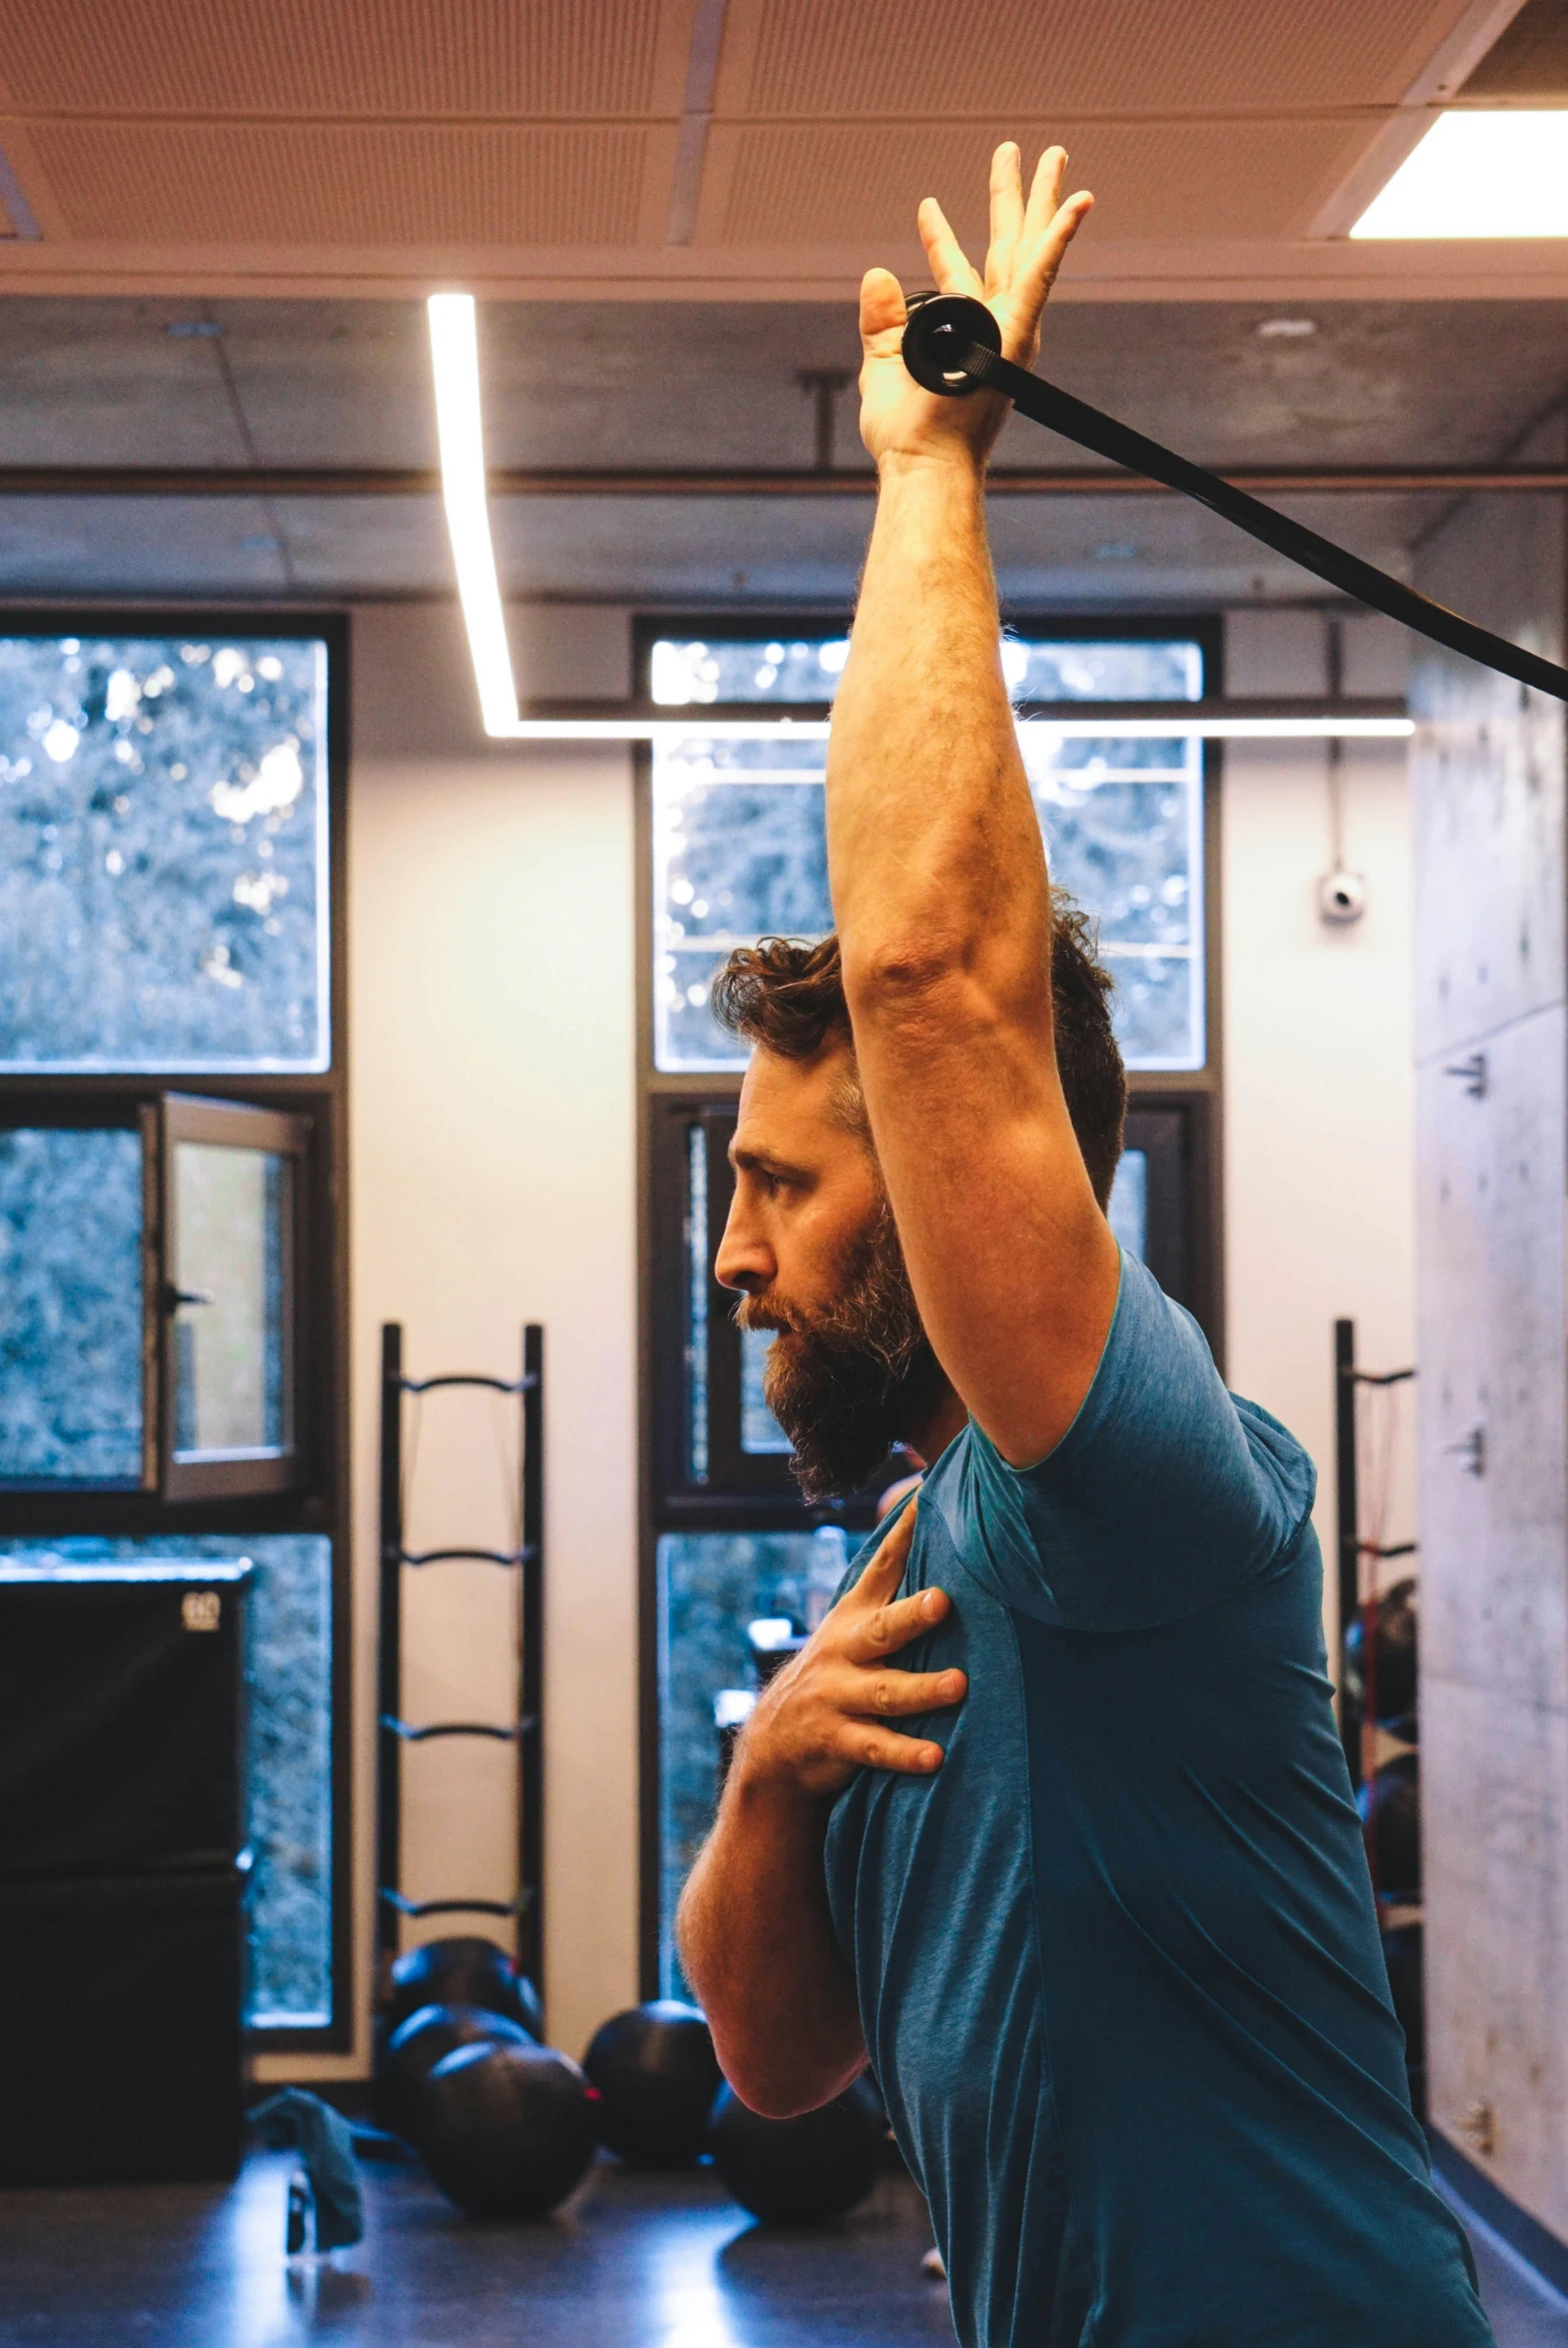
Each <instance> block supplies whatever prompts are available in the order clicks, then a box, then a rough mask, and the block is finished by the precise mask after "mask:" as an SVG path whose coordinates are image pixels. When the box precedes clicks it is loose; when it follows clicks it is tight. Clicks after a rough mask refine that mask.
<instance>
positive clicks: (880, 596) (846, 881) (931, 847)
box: [827, 454, 1049, 999]
mask: <svg viewBox="0 0 1568 2348" xmlns="http://www.w3.org/2000/svg"><path fill="white" fill-rule="evenodd" d="M998 636H999V622H998V614H997V606H996V591H995V585H994V581H993V579H992V575H991V567H990V557H989V552H988V549H987V546H986V538H985V512H984V480H983V472H982V468H981V466H980V463H979V461H978V459H977V458H968V457H966V456H963V455H959V454H952V455H943V456H939V457H928V458H913V459H901V458H893V459H885V460H884V461H883V464H882V468H881V481H880V489H879V494H878V498H877V510H876V521H875V526H874V529H873V531H872V535H871V544H870V551H869V554H868V556H867V559H866V566H865V575H864V580H863V583H862V586H861V591H860V598H859V604H858V607H857V610H856V613H855V621H854V632H853V636H852V639H851V644H850V652H849V659H848V664H847V666H846V668H845V671H844V677H843V683H842V686H841V687H840V689H839V694H838V699H837V702H836V704H835V706H834V710H833V725H832V734H831V738H830V742H829V751H828V768H827V838H828V866H829V873H830V877H831V883H832V892H833V912H834V916H835V919H836V921H837V925H838V932H839V938H840V941H841V945H842V949H843V956H844V967H845V976H846V979H847V980H848V982H849V984H850V987H851V999H852V992H853V989H854V982H855V979H856V977H859V978H860V979H861V980H862V981H863V980H865V979H867V978H874V977H875V976H876V975H877V973H878V972H883V971H885V970H886V969H887V967H888V966H889V965H890V966H891V968H892V970H893V971H894V972H901V971H903V970H904V969H905V968H906V967H908V966H910V965H912V964H913V963H914V962H915V961H916V960H917V963H918V967H919V968H920V969H925V968H931V967H934V968H937V969H940V968H941V967H942V966H943V964H944V963H945V962H947V961H952V962H955V963H957V964H958V965H960V966H962V967H964V968H966V969H968V970H969V971H970V972H971V973H973V974H974V975H979V973H978V969H977V963H984V964H985V965H987V966H988V969H987V976H988V977H989V979H990V980H991V982H992V983H993V984H994V985H997V986H998V987H1000V988H1002V989H1003V990H1004V991H1010V990H1009V989H1008V981H1009V976H1010V972H1011V971H1012V970H1014V969H1015V970H1016V972H1017V974H1018V977H1019V979H1020V980H1022V981H1023V982H1024V983H1026V984H1028V985H1029V986H1030V987H1032V988H1036V989H1037V985H1038V972H1039V970H1040V968H1041V959H1040V958H1041V952H1042V949H1043V948H1044V947H1045V943H1046V940H1047V937H1048V928H1049V913H1048V897H1047V892H1046V886H1045V874H1044V863H1043V858H1042V854H1041V848H1040V836H1039V827H1038V824H1037V822H1036V819H1035V816H1034V810H1033V806H1032V803H1031V800H1030V797H1029V790H1028V785H1027V782H1026V779H1025V777H1024V772H1023V764H1022V760H1021V758H1020V756H1019V753H1018V746H1017V738H1016V735H1015V733H1014V730H1013V720H1012V711H1011V707H1010V705H1009V702H1008V699H1007V693H1006V687H1005V684H1004V681H1003V678H1002V673H1001V660H1000V653H999V646H998Z"/></svg>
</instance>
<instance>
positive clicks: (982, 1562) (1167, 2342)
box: [826, 1256, 1491, 2348]
mask: <svg viewBox="0 0 1568 2348" xmlns="http://www.w3.org/2000/svg"><path fill="white" fill-rule="evenodd" d="M1313 1481H1314V1478H1313V1471H1312V1465H1311V1462H1310V1460H1309V1459H1308V1458H1307V1456H1306V1454H1305V1453H1304V1452H1303V1450H1302V1449H1301V1447H1300V1445H1299V1444H1298V1443H1297V1442H1296V1441H1295V1440H1294V1438H1293V1437H1292V1436H1291V1435H1290V1434H1288V1433H1287V1432H1286V1431H1285V1429H1284V1428H1283V1427H1282V1426H1280V1425H1279V1424H1278V1422H1277V1421H1276V1420H1275V1419H1273V1418H1271V1417H1270V1416H1269V1415H1268V1413H1267V1412H1266V1411H1264V1410H1260V1409H1258V1408H1257V1406H1256V1405H1255V1404H1254V1403H1251V1402H1243V1401H1239V1400H1237V1399H1235V1398H1234V1397H1233V1396H1232V1395H1230V1394H1228V1393H1227V1392H1226V1391H1225V1388H1224V1386H1223V1385H1222V1384H1221V1382H1220V1379H1219V1376H1218V1374H1217V1372H1216V1371H1215V1368H1214V1365H1213V1362H1212V1360H1211V1358H1210V1356H1209V1352H1208V1348H1207V1345H1206V1344H1205V1342H1204V1340H1203V1337H1202V1335H1201V1333H1200V1331H1199V1330H1198V1328H1197V1326H1196V1323H1195V1322H1194V1321H1193V1320H1192V1319H1191V1318H1190V1317H1189V1316H1188V1315H1187V1314H1186V1313H1185V1312H1183V1311H1181V1310H1180V1308H1179V1307H1178V1306H1176V1305H1174V1304H1172V1303H1171V1302H1170V1301H1169V1299H1168V1298H1167V1297H1166V1296H1165V1295H1164V1294H1163V1293H1162V1292H1161V1290H1160V1289H1159V1287H1158V1286H1157V1284H1156V1283H1155V1281H1154V1280H1153V1278H1152V1277H1151V1276H1150V1274H1149V1273H1148V1272H1147V1271H1146V1270H1145V1269H1144V1267H1143V1266H1142V1265H1141V1264H1139V1263H1137V1262H1136V1261H1134V1260H1133V1259H1132V1258H1130V1257H1125V1256H1124V1257H1123V1261H1122V1275H1121V1292H1120V1297H1119V1300H1118V1302H1117V1306H1116V1313H1115V1318H1114V1321H1113V1323H1112V1327H1111V1332H1110V1336H1109V1338H1108V1340H1107V1342H1106V1346H1105V1352H1104V1356H1103V1358H1102V1360H1101V1362H1100V1365H1099V1368H1098V1371H1097V1373H1096V1375H1095V1378H1094V1382H1093V1385H1092V1386H1091V1388H1090V1390H1089V1393H1088V1395H1087V1397H1086V1399H1085V1401H1084V1403H1083V1406H1082V1408H1081V1410H1080V1411H1079V1413H1078V1416H1077V1418H1076V1420H1075V1421H1074V1423H1073V1425H1072V1427H1071V1428H1070V1430H1069V1431H1068V1433H1067V1434H1066V1435H1065V1436H1064V1437H1063V1439H1062V1441H1061V1442H1060V1443H1059V1444H1058V1445H1057V1447H1056V1448H1055V1450H1053V1451H1052V1452H1051V1453H1050V1455H1049V1457H1048V1458H1046V1459H1044V1460H1043V1461H1041V1463H1040V1464H1039V1465H1038V1466H1036V1467H1031V1468H1025V1469H1014V1468H1011V1467H1009V1466H1008V1465H1007V1464H1006V1463H1005V1461H1004V1460H1003V1459H1002V1458H1001V1457H1000V1455H999V1454H998V1453H997V1451H996V1450H995V1449H994V1448H993V1446H992V1445H991V1444H990V1443H989V1442H988V1441H987V1440H986V1438H985V1436H984V1435H983V1434H982V1433H981V1432H980V1431H979V1429H978V1428H976V1427H973V1426H970V1427H969V1428H968V1429H967V1430H966V1431H965V1432H964V1433H963V1434H962V1435H960V1436H959V1437H958V1439H957V1440H956V1441H955V1442H953V1443H952V1444H950V1445H949V1446H948V1448H947V1450H946V1451H945V1452H944V1453H943V1454H942V1456H941V1458H940V1459H939V1460H938V1462H937V1463H936V1465H935V1467H934V1468H933V1469H932V1471H931V1473H930V1475H929V1476H928V1477H927V1479H926V1482H925V1486H924V1489H923V1491H922V1493H921V1495H920V1503H919V1515H918V1519H917V1525H916V1531H915V1537H914V1543H913V1547H912V1550H911V1554H910V1559H909V1566H908V1571H907V1575H906V1579H905V1584H904V1586H905V1588H907V1589H918V1588H926V1587H929V1586H930V1585H931V1584H933V1583H934V1584H938V1585H939V1586H940V1587H941V1588H943V1589H945V1590H946V1591H947V1592H948V1594H949V1596H950V1597H951V1598H952V1601H953V1610H952V1613H951V1614H950V1616H949V1617H948V1619H947V1620H946V1622H944V1623H943V1624H942V1625H941V1627H940V1628H939V1629H938V1630H936V1631H935V1632H933V1633H931V1634H930V1635H929V1636H927V1637H925V1638H923V1639H921V1640H920V1641H919V1642H918V1644H916V1645H915V1646H912V1647H910V1648H908V1649H907V1650H906V1651H905V1653H904V1654H903V1656H902V1657H901V1658H900V1659H901V1662H902V1663H903V1665H904V1666H905V1667H906V1668H907V1669H909V1670H915V1671H924V1670H939V1669H942V1668H944V1667H946V1666H948V1665H950V1664H955V1663H956V1664H960V1665H961V1666H962V1667H963V1669H964V1670H965V1671H967V1673H968V1675H969V1693H968V1696H967V1699H966V1700H965V1702H964V1703H963V1704H962V1705H961V1706H960V1707H959V1708H958V1710H957V1711H955V1712H942V1713H936V1714H933V1715H931V1716H930V1717H929V1718H927V1719H924V1720H921V1721H911V1722H907V1723H905V1725H906V1726H908V1727H909V1728H911V1729H912V1730H914V1732H916V1733H918V1734H920V1735H922V1736H930V1737H934V1738H936V1739H937V1740H938V1741H939V1742H940V1743H941V1744H942V1745H943V1746H944V1748H945V1753H946V1758H945V1760H944V1762H943V1764H942V1767H941V1769H940V1770H939V1771H938V1773H937V1774H936V1776H935V1777H933V1778H918V1779H917V1778H908V1777H899V1776H894V1775H889V1774H885V1773H878V1772H874V1771H869V1770H865V1771H862V1772H861V1773H860V1774H859V1775H858V1776H857V1777H856V1778H855V1779H854V1781H853V1782H852V1784H850V1785H849V1787H848V1788H847V1789H846V1790H845V1792H844V1793H843V1794H842V1795H841V1797H840V1798H839V1800H838V1802H837V1804H836V1805H835V1807H834V1810H833V1814H832V1819H831V1822H830V1825H829V1829H828V1836H827V1848H826V1870H827V1885H828V1893H829V1897H830V1900H831V1904H832V1913H833V1919H834V1925H835V1929H836V1931H837V1934H838V1938H839V1940H840V1942H841V1944H842V1947H843V1949H844V1953H845V1955H846V1956H847V1958H848V1960H849V1962H850V1964H851V1965H852V1966H853V1969H854V1976H855V1981H856V1985H857V1989H858V1994H859V2003H860V2013H861V2018H862V2021H863V2024H864V2028H865V2041H866V2045H867V2048H868V2049H869V2052H870V2057H871V2064H872V2068H873V2070H874V2071H875V2074H876V2078H877V2081H878V2084H879V2085H880V2087H881V2090H882V2093H883V2095H884V2097H885V2099H886V2103H887V2109H888V2112H889V2114H890V2116H891V2118H892V2122H893V2126H894V2129H895V2131H896V2134H897V2137H898V2141H899V2144H900V2145H901V2147H902V2149H903V2152H904V2154H905V2156H906V2158H907V2159H908V2161H909V2164H910V2167H911V2168H912V2170H913V2172H914V2175H915V2176H916V2178H917V2179H918V2180H919V2182H920V2184H921V2186H922V2187H923V2189H924V2191H925V2194H926V2196H927V2199H928V2200H929V2203H930V2209H931V2216H932V2220H933V2222H934V2225H935V2230H936V2239H937V2242H938V2244H939V2246H940V2248H941V2251H942V2254H943V2257H944V2258H945V2260H946V2262H947V2272H948V2277H949V2282H950V2286H951V2292H952V2311H953V2321H954V2324H955V2326H956V2329H957V2333H958V2338H959V2340H960V2341H961V2342H962V2343H963V2344H964V2348H1091V2344H1092V2348H1265V2344H1266V2348H1485V2344H1487V2343H1489V2342H1490V2340H1491V2333H1490V2330H1489V2328H1488V2326H1487V2323H1486V2319H1485V2317H1484V2316H1483V2314H1482V2312H1481V2308H1480V2303H1479V2301H1478V2299H1477V2296H1476V2290H1475V2276H1474V2268H1473V2266H1472V2263H1471V2259H1470V2253H1469V2247H1468V2245H1467V2243H1466V2242H1465V2239H1464V2236H1463V2234H1462V2232H1461V2230H1460V2228H1459V2226H1458V2224H1457V2223H1456V2221H1455V2220H1454V2218H1453V2217H1452V2216H1451V2214H1450V2213H1449V2211H1448V2210H1447V2209H1446V2208H1445V2206H1444V2205H1443V2203H1442V2202H1441V2201H1440V2200H1439V2199H1438V2197H1437V2195H1436V2194H1435V2192H1434V2191H1433V2189H1432V2185H1431V2180H1430V2175H1429V2172H1428V2165H1427V2155H1426V2146H1425V2142H1424V2140H1423V2138H1422V2135H1421V2132H1420V2129H1419V2128H1418V2127H1417V2125H1416V2123H1415V2121H1414V2119H1413V2118H1412V2117H1411V2113H1410V2106H1409V2102H1408V2099H1407V2095H1406V2088H1405V2075H1404V2060H1403V2042H1402V2039H1401V2035H1400V2030H1399V2025H1398V2024H1397V2022H1396V2021H1395V2020H1394V2015H1393V2009H1392V2006H1391V2004H1390V2001H1389V1994H1388V1984H1387V1977H1386V1974H1385V1971H1384V1967H1383V1959H1382V1951H1381V1948H1380V1946H1379V1942H1378V1934H1377V1924H1376V1918H1375V1913H1374V1909H1373V1901H1372V1893H1371V1886H1370V1883H1369V1881H1368V1876H1367V1868H1366V1860H1365V1855H1364V1852H1363V1848H1362V1842H1361V1832H1360V1825H1359V1822H1358V1819H1357V1816H1356V1810H1355V1805H1354V1802H1353V1800H1352V1797H1351V1791H1350V1782H1349V1777H1348V1774H1347V1771H1346V1768H1345V1762H1344V1755H1343V1752H1342V1750H1341V1748H1340V1743H1339V1737H1338V1732H1337V1730H1336V1727H1335V1723H1334V1714H1333V1707H1332V1699H1331V1690H1330V1686H1329V1681H1328V1677H1327V1672H1326V1667H1325V1661H1326V1659H1325V1654H1324V1646H1323V1630H1322V1611H1321V1606H1322V1565H1321V1560H1320V1557H1319V1553H1318V1547H1317V1541H1316V1536H1315V1535H1314V1533H1313V1530H1312V1524H1311V1518H1310V1513H1309V1511H1310V1508H1311V1504H1312V1494H1313ZM872 1546H874V1544H872ZM870 1554H871V1548H870V1547H867V1549H866V1550H865V1551H863V1552H862V1554H861V1556H860V1558H858V1559H857V1560H856V1562H855V1565H854V1567H853V1568H852V1569H851V1578H852V1577H853V1575H854V1574H856V1573H858V1572H859V1571H860V1570H861V1569H862V1568H863V1564H864V1560H865V1558H866V1557H868V1556H869V1555H870Z"/></svg>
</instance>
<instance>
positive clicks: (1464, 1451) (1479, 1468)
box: [1443, 1426, 1486, 1475]
mask: <svg viewBox="0 0 1568 2348" xmlns="http://www.w3.org/2000/svg"><path fill="white" fill-rule="evenodd" d="M1443 1454H1444V1456H1445V1457H1446V1458H1450V1459H1462V1460H1463V1461H1464V1471H1465V1473H1466V1475H1484V1474H1485V1473H1486V1429H1485V1427H1484V1426H1472V1427H1471V1429H1470V1432H1469V1433H1468V1434H1466V1435H1461V1436H1460V1438H1459V1440H1458V1442H1456V1443H1444V1445H1443Z"/></svg>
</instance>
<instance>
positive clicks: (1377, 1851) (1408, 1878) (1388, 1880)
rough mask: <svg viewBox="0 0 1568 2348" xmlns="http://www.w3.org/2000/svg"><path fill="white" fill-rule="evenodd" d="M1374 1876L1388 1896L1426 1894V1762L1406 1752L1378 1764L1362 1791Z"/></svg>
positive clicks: (1407, 1897) (1403, 1897) (1405, 1897)
mask: <svg viewBox="0 0 1568 2348" xmlns="http://www.w3.org/2000/svg"><path fill="white" fill-rule="evenodd" d="M1358 1800H1359V1803H1360V1809H1361V1819H1362V1824H1363V1825H1364V1826H1365V1828H1366V1840H1367V1856H1368V1859H1369V1860H1370V1862H1371V1867H1372V1875H1373V1880H1374V1881H1375V1883H1376V1885H1377V1888H1378V1891H1379V1893H1380V1894H1381V1896H1382V1897H1383V1898H1384V1899H1389V1900H1398V1901H1403V1900H1417V1899H1419V1898H1420V1896H1421V1762H1420V1758H1419V1755H1417V1754H1415V1753H1401V1754H1400V1755H1399V1756H1398V1758H1397V1759H1396V1760H1392V1761H1385V1762H1384V1763H1383V1766H1382V1767H1381V1768H1380V1769H1374V1770H1373V1772H1372V1774H1371V1776H1370V1777H1369V1778H1367V1779H1366V1781H1365V1783H1364V1784H1363V1785H1362V1788H1361V1791H1360V1794H1359V1796H1358Z"/></svg>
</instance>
